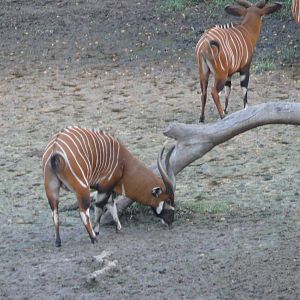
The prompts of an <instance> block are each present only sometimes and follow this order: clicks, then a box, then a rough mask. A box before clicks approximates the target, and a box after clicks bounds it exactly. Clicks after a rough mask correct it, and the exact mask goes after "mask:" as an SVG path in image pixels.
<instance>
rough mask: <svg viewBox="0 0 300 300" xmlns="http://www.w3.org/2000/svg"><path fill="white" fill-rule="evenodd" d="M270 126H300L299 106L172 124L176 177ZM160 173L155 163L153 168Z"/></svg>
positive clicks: (266, 106) (122, 204) (123, 201)
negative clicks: (238, 138) (219, 149)
mask: <svg viewBox="0 0 300 300" xmlns="http://www.w3.org/2000/svg"><path fill="white" fill-rule="evenodd" d="M267 124H290V125H300V103H289V102H268V103H263V104H259V105H256V106H251V107H248V108H247V109H245V110H241V111H237V112H235V113H233V114H231V115H229V116H227V117H226V118H224V119H222V120H219V121H217V122H215V123H212V124H199V125H196V124H195V125H187V124H171V125H169V126H168V127H167V128H166V130H165V131H164V135H166V136H168V137H170V138H172V139H175V140H176V144H175V149H174V151H173V153H172V155H171V158H170V165H171V167H172V169H173V171H174V174H175V175H176V174H178V173H179V172H181V171H182V170H183V169H184V168H185V167H187V166H188V165H189V164H191V163H192V162H194V161H195V160H197V159H199V158H201V157H202V156H204V155H205V154H206V153H207V152H209V151H210V150H211V149H213V148H214V147H215V146H217V145H219V144H221V143H224V142H226V141H228V140H229V139H231V138H233V137H235V136H236V135H239V134H241V133H243V132H245V131H248V130H250V129H253V128H256V127H259V126H263V125H267ZM150 168H151V169H153V170H154V172H156V173H157V174H159V173H158V170H157V167H156V164H155V165H152V166H150ZM131 204H132V201H131V200H130V199H128V198H126V197H120V198H119V199H118V211H119V213H122V211H124V209H125V208H126V207H128V206H129V205H131ZM111 221H112V219H111V216H110V214H109V213H105V214H104V215H103V216H102V218H101V224H109V223H111Z"/></svg>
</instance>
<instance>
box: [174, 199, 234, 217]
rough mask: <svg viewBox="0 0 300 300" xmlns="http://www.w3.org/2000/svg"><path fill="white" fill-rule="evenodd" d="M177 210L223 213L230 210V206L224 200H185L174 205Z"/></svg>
mask: <svg viewBox="0 0 300 300" xmlns="http://www.w3.org/2000/svg"><path fill="white" fill-rule="evenodd" d="M176 210H177V211H179V212H180V211H183V212H188V211H191V212H193V213H200V214H206V213H209V214H224V213H228V212H230V206H229V205H228V204H227V203H226V202H218V203H213V202H211V201H210V202H205V201H201V202H198V201H186V202H182V203H178V205H177V207H176Z"/></svg>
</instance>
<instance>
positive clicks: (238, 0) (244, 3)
mask: <svg viewBox="0 0 300 300" xmlns="http://www.w3.org/2000/svg"><path fill="white" fill-rule="evenodd" d="M235 2H236V3H237V4H239V5H240V6H243V7H245V8H249V7H251V6H252V3H251V2H249V1H247V0H235Z"/></svg>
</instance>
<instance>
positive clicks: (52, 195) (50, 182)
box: [44, 170, 61, 247]
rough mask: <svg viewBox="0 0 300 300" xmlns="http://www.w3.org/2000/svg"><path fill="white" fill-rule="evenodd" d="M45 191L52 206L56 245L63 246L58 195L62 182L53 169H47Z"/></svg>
mask: <svg viewBox="0 0 300 300" xmlns="http://www.w3.org/2000/svg"><path fill="white" fill-rule="evenodd" d="M44 185H45V191H46V195H47V198H48V202H49V205H50V208H51V210H52V219H53V224H54V228H55V245H56V247H60V246H61V239H60V234H59V217H58V197H59V190H60V187H61V182H60V181H59V179H58V178H57V176H56V175H55V174H54V173H53V172H51V170H46V171H45V179H44Z"/></svg>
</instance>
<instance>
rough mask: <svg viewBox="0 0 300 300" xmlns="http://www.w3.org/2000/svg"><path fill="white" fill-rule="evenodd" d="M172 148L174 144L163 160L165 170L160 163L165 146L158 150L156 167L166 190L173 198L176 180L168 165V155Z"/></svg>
mask: <svg viewBox="0 0 300 300" xmlns="http://www.w3.org/2000/svg"><path fill="white" fill-rule="evenodd" d="M174 149H175V146H173V147H172V148H171V149H170V150H169V151H168V153H167V155H166V160H165V163H166V170H165V169H164V167H163V163H162V158H163V154H164V151H165V147H163V148H162V150H161V151H160V154H159V155H158V158H157V167H158V170H159V173H160V175H161V178H162V180H163V182H164V184H165V187H166V192H167V194H168V195H170V196H171V197H172V198H174V191H175V186H176V181H175V175H174V172H173V170H172V168H171V167H170V157H171V154H172V152H173V150H174Z"/></svg>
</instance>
